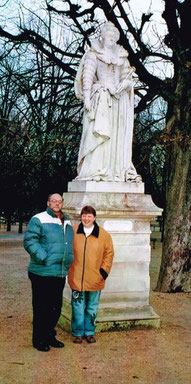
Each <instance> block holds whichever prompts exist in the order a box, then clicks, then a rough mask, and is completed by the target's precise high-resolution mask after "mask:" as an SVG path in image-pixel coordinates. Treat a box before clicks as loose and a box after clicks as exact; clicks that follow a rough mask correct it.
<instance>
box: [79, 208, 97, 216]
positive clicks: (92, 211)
mask: <svg viewBox="0 0 191 384" xmlns="http://www.w3.org/2000/svg"><path fill="white" fill-rule="evenodd" d="M87 213H90V214H92V215H93V216H94V217H95V216H96V211H95V209H94V208H93V207H91V205H86V206H85V207H83V208H82V210H81V213H80V215H81V216H82V215H84V214H87Z"/></svg>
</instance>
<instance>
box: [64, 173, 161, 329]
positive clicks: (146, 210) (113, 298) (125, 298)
mask: <svg viewBox="0 0 191 384" xmlns="http://www.w3.org/2000/svg"><path fill="white" fill-rule="evenodd" d="M63 197H64V211H65V212H66V214H67V215H68V216H69V217H70V219H71V221H72V222H73V223H76V222H79V219H80V211H81V209H82V207H83V206H85V205H91V206H93V207H94V208H95V210H96V212H97V222H98V224H99V225H100V226H102V227H103V228H105V229H106V230H107V231H108V232H109V233H110V234H111V236H112V239H113V244H114V251H115V256H114V262H113V266H112V270H111V273H110V275H109V277H108V279H107V280H106V286H105V289H104V290H103V291H102V294H101V300H100V305H99V311H98V317H97V327H96V330H97V331H102V330H114V329H116V330H117V329H127V328H129V327H135V326H153V327H158V326H159V323H160V319H159V316H158V315H157V314H156V313H155V312H154V310H153V308H152V307H151V306H150V305H149V291H150V276H149V264H150V257H151V247H150V233H151V231H150V222H151V220H152V219H153V218H154V217H156V216H158V215H161V213H162V210H161V209H160V208H158V207H157V206H156V205H155V204H154V203H153V201H152V199H151V196H150V195H146V194H144V184H143V183H137V184H136V183H130V182H129V183H128V182H127V183H125V182H124V183H123V182H120V183H113V182H97V183H96V182H91V181H87V182H79V181H74V182H71V183H69V184H68V192H66V193H64V196H63ZM70 300H71V290H70V288H69V287H68V285H66V288H65V290H64V305H63V311H62V315H61V319H60V324H61V326H63V327H64V328H65V329H69V328H70V317H71V307H70Z"/></svg>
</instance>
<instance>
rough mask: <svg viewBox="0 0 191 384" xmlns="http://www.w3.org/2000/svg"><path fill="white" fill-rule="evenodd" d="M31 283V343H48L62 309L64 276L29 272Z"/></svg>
mask: <svg viewBox="0 0 191 384" xmlns="http://www.w3.org/2000/svg"><path fill="white" fill-rule="evenodd" d="M28 275H29V279H30V280H31V285H32V305H33V340H32V341H33V345H34V346H35V345H39V344H45V345H46V344H47V345H48V344H49V341H50V340H51V338H54V337H55V335H56V331H55V329H54V327H55V326H56V324H57V322H58V320H59V317H60V314H61V309H62V297H63V289H64V286H65V278H62V277H54V276H40V275H36V274H34V273H31V272H29V274H28Z"/></svg>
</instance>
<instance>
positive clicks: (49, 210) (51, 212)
mask: <svg viewBox="0 0 191 384" xmlns="http://www.w3.org/2000/svg"><path fill="white" fill-rule="evenodd" d="M46 212H47V213H48V214H49V215H50V216H52V217H58V216H56V215H55V213H54V211H52V209H50V208H49V207H47V209H46ZM59 219H60V220H61V221H64V215H63V214H61V216H60V217H59Z"/></svg>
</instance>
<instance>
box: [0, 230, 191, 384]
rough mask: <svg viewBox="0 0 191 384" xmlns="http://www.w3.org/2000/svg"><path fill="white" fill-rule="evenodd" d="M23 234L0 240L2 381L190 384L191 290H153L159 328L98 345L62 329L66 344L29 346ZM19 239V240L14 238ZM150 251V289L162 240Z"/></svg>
mask: <svg viewBox="0 0 191 384" xmlns="http://www.w3.org/2000/svg"><path fill="white" fill-rule="evenodd" d="M21 240H22V239H21V237H20V238H19V239H18V238H17V239H16V238H13V237H12V238H11V237H9V241H7V240H6V238H4V239H1V240H0V255H1V256H0V292H1V306H0V324H1V328H0V338H1V346H0V383H1V384H34V383H37V384H82V383H83V384H90V383H91V384H190V383H191V378H190V349H191V348H190V345H191V343H190V341H191V317H190V304H191V295H190V294H182V293H176V294H164V293H157V292H153V291H151V296H150V302H151V305H152V306H153V308H154V310H155V311H156V312H157V313H158V314H159V315H160V318H161V327H160V328H159V329H158V330H154V329H149V330H148V329H143V330H141V329H139V330H133V331H128V332H112V333H111V332H107V333H99V334H97V335H96V339H97V343H96V344H92V345H89V344H87V343H86V342H85V341H84V342H83V344H82V345H76V344H73V343H72V340H73V338H72V336H71V335H70V334H68V333H66V332H63V331H62V330H61V329H59V328H58V337H59V338H60V340H62V341H64V343H65V348H63V349H62V350H56V349H53V348H51V350H50V352H48V353H43V352H38V351H37V350H35V349H34V348H32V346H31V331H32V328H31V289H30V282H29V280H28V278H27V272H26V270H27V265H28V260H29V259H28V255H27V253H26V252H25V251H24V250H23V248H22V243H21ZM14 241H15V242H14ZM155 245H156V248H155V249H153V250H152V262H151V271H150V274H151V287H152V288H154V286H155V285H156V280H157V274H158V269H159V265H160V254H161V244H160V241H157V242H156V244H155Z"/></svg>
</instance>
